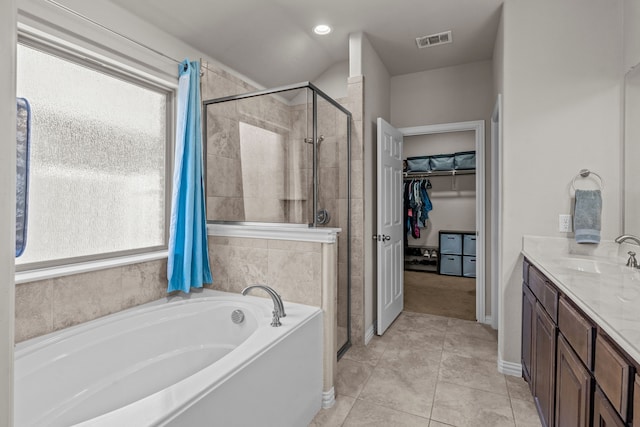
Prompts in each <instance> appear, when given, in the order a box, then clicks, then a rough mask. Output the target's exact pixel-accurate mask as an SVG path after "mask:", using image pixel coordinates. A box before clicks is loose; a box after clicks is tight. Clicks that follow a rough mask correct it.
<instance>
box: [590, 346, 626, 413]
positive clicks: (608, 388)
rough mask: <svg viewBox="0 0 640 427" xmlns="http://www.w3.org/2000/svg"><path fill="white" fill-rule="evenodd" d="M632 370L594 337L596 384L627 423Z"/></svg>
mask: <svg viewBox="0 0 640 427" xmlns="http://www.w3.org/2000/svg"><path fill="white" fill-rule="evenodd" d="M632 370H633V368H632V367H631V365H630V364H629V362H627V360H626V359H625V358H624V357H623V356H622V355H621V354H620V353H619V352H618V351H617V350H616V349H615V347H613V345H611V344H610V343H609V342H608V341H607V340H605V339H604V338H602V337H601V336H600V335H598V336H597V337H596V354H595V372H594V374H595V377H596V382H597V383H598V385H599V386H600V388H601V389H602V391H603V392H604V394H605V396H607V398H608V399H609V401H610V402H611V405H612V406H613V407H614V408H615V410H616V411H617V412H618V414H619V415H620V416H621V417H622V419H623V421H625V422H626V421H627V418H628V417H627V415H628V412H629V411H628V408H629V385H630V380H631V377H630V376H631V373H632Z"/></svg>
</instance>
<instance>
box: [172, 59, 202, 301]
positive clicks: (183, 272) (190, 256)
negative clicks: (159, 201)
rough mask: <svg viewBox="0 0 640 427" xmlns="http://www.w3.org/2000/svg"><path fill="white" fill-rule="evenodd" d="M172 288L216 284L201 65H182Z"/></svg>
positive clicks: (180, 68) (174, 203)
mask: <svg viewBox="0 0 640 427" xmlns="http://www.w3.org/2000/svg"><path fill="white" fill-rule="evenodd" d="M179 75H180V79H179V82H178V109H177V113H178V114H177V123H176V148H175V163H174V170H173V194H172V200H171V219H170V224H169V259H168V263H167V278H168V282H169V284H168V287H167V292H172V291H176V290H179V291H182V292H186V293H188V292H189V291H190V289H191V288H201V287H202V285H203V284H204V283H212V282H213V280H212V278H211V270H210V267H209V251H208V245H207V224H206V211H205V199H204V185H203V175H202V170H203V166H202V129H201V102H200V64H199V63H198V62H197V61H194V62H189V61H188V60H184V61H183V62H182V63H181V64H180V66H179Z"/></svg>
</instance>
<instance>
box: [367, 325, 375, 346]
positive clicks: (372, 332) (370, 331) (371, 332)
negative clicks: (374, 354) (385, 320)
mask: <svg viewBox="0 0 640 427" xmlns="http://www.w3.org/2000/svg"><path fill="white" fill-rule="evenodd" d="M375 334H376V329H375V328H374V326H373V325H371V326H369V327H368V328H367V332H365V334H364V345H367V344H369V341H371V340H372V339H373V336H374V335H375Z"/></svg>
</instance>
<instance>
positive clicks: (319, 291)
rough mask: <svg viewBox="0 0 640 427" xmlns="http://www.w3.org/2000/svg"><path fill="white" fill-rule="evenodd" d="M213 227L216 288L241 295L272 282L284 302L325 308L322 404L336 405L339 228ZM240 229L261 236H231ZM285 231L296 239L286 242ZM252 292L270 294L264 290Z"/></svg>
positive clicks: (211, 252)
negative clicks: (252, 287) (251, 288)
mask: <svg viewBox="0 0 640 427" xmlns="http://www.w3.org/2000/svg"><path fill="white" fill-rule="evenodd" d="M208 228H209V234H210V235H209V258H210V260H211V271H212V273H213V275H214V286H213V287H214V289H216V290H223V291H226V292H234V293H239V292H241V291H242V289H244V288H245V287H246V286H249V285H252V284H256V283H262V284H267V285H269V286H272V287H273V288H274V289H275V290H276V291H277V292H278V293H279V294H280V295H281V296H282V299H283V300H284V301H285V303H286V302H295V303H300V304H306V305H310V306H314V307H320V308H321V309H322V311H323V312H324V319H323V322H324V323H323V329H324V336H323V341H324V342H323V348H324V350H323V369H324V373H323V376H324V377H323V406H325V407H329V406H332V405H333V404H334V382H335V372H336V353H337V351H338V349H337V348H336V332H337V326H338V325H337V318H338V316H337V313H336V299H337V294H336V288H337V280H338V279H337V276H338V273H337V268H338V258H337V257H338V250H337V234H338V233H339V232H340V229H327V228H320V229H310V228H307V227H289V228H286V227H274V226H247V225H245V226H243V225H218V224H212V225H210V226H209V227H208ZM237 233H242V234H243V235H251V234H252V233H253V235H254V236H256V237H232V236H233V235H234V234H237ZM212 234H214V235H212ZM229 235H231V236H229ZM284 235H286V236H288V239H294V240H284V238H283V236H284ZM331 235H332V236H333V237H331ZM269 236H271V238H269ZM296 236H297V237H296ZM295 239H307V240H313V239H316V240H318V241H301V240H295ZM253 295H255V296H263V297H266V298H267V297H268V296H267V295H266V294H262V293H260V292H256V293H254V294H253ZM284 321H286V319H285V320H283V322H284Z"/></svg>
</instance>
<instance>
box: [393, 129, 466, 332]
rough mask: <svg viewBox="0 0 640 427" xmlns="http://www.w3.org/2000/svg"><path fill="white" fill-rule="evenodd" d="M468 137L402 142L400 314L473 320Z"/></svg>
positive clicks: (451, 134) (461, 134)
mask: <svg viewBox="0 0 640 427" xmlns="http://www.w3.org/2000/svg"><path fill="white" fill-rule="evenodd" d="M475 147H476V146H475V133H474V132H473V131H464V132H446V133H436V134H426V135H416V136H405V138H404V146H403V154H404V156H403V157H404V159H405V160H404V165H403V169H404V180H403V181H404V182H403V214H404V216H405V232H406V233H405V242H404V245H405V247H404V287H405V293H404V309H405V310H406V311H411V312H418V313H429V314H435V315H440V316H447V317H456V318H460V319H466V320H476V176H475V174H476V152H475Z"/></svg>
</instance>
